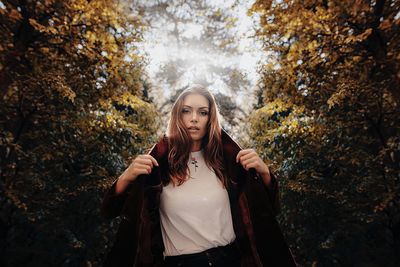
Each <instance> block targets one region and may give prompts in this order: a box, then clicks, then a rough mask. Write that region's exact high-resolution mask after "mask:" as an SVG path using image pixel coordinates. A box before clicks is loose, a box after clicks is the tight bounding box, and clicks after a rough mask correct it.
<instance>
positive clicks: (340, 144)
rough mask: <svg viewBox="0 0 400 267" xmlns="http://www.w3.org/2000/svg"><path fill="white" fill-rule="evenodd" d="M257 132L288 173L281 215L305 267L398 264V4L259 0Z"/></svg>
mask: <svg viewBox="0 0 400 267" xmlns="http://www.w3.org/2000/svg"><path fill="white" fill-rule="evenodd" d="M249 12H250V14H253V15H258V16H259V17H260V26H259V29H258V33H257V35H258V37H259V38H261V40H262V41H263V44H264V50H265V53H266V55H268V57H270V59H271V60H270V61H269V63H268V64H265V65H263V66H262V68H261V72H262V79H261V81H260V83H259V86H260V91H259V104H258V109H257V110H256V111H255V112H254V114H253V118H252V120H251V135H252V137H253V138H254V140H255V142H254V145H255V146H256V147H257V148H258V150H259V151H260V153H262V154H263V155H264V156H265V157H267V158H269V159H270V160H271V161H272V163H274V164H273V166H274V167H276V169H277V172H278V173H279V174H280V175H281V184H282V188H283V191H282V199H284V203H283V205H284V206H283V207H284V208H283V212H282V214H281V216H280V218H279V219H280V222H281V225H282V226H283V228H284V229H285V233H286V236H287V238H288V241H289V243H290V245H291V247H292V250H293V252H294V254H295V256H296V258H297V260H298V262H299V263H300V264H301V265H304V266H398V265H399V264H400V262H399V258H398V255H399V252H400V216H399V207H400V196H399V194H400V184H399V160H400V138H399V136H400V124H399V118H400V117H399V114H400V113H399V110H400V109H399V107H400V106H399V105H400V94H399V92H400V91H399V88H400V87H399V80H400V79H399V77H400V68H399V67H400V65H399V62H400V61H399V59H400V54H399V52H400V50H399V48H400V47H399V44H400V38H399V37H400V36H399V33H400V31H399V26H400V15H399V14H400V13H399V12H400V4H399V2H397V1H256V2H255V3H254V5H253V7H252V9H251V10H250V11H249Z"/></svg>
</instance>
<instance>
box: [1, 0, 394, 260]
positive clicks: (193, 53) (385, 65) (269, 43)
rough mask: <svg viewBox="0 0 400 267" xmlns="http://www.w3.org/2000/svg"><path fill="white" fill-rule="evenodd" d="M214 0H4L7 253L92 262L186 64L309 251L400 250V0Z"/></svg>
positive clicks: (299, 253)
mask: <svg viewBox="0 0 400 267" xmlns="http://www.w3.org/2000/svg"><path fill="white" fill-rule="evenodd" d="M219 2H220V1H207V0H201V1H178V0H174V1H164V0H158V1H116V0H114V1H100V0H92V1H84V0H67V1H54V0H42V1H29V0H9V1H5V0H1V1H0V38H1V39H0V92H1V100H0V101H1V104H0V127H1V128H0V129H1V131H0V265H1V266H12V267H14V266H32V267H34V266H100V265H101V262H102V260H103V259H104V257H105V255H106V253H107V251H108V250H109V249H110V246H111V245H112V243H113V238H114V237H115V231H116V228H117V226H118V222H119V219H115V220H113V221H107V220H105V219H103V218H102V217H101V216H100V210H99V209H100V204H101V200H102V197H103V194H104V192H105V190H106V189H107V188H108V187H109V186H110V184H111V182H112V181H113V180H114V179H115V178H117V177H118V175H119V174H120V173H121V172H122V171H123V170H124V168H125V167H126V166H127V165H128V164H129V162H130V161H131V160H132V158H134V156H135V155H137V154H139V153H145V152H146V151H147V150H148V149H149V148H150V147H151V146H152V144H153V143H154V141H155V140H157V138H158V137H159V136H160V134H162V132H163V130H164V129H165V128H164V125H165V120H166V117H167V116H166V115H167V112H168V110H169V108H170V106H171V103H172V102H173V100H174V99H175V98H176V96H177V94H179V92H181V90H183V89H184V88H185V87H186V86H187V85H188V84H190V83H193V82H196V83H202V84H204V85H206V86H208V87H209V88H210V89H211V90H212V92H213V93H214V94H215V96H216V99H217V101H218V104H219V107H220V109H221V114H222V117H223V127H224V128H225V129H226V130H227V131H228V132H229V133H230V134H232V135H233V136H234V137H235V138H237V139H238V140H240V143H241V144H242V145H244V146H248V147H254V148H255V149H257V151H258V152H259V154H260V155H261V156H262V157H263V158H264V159H265V160H266V161H267V162H268V164H269V165H270V167H271V169H273V170H274V171H275V172H276V174H277V176H278V177H279V184H280V188H281V199H282V211H281V213H280V214H279V215H278V217H277V219H278V221H279V223H280V225H281V227H282V229H283V232H284V234H285V237H286V240H287V242H288V244H289V246H290V248H291V250H292V252H293V254H294V256H295V258H296V260H297V262H298V263H299V265H300V266H400V257H399V255H400V211H399V209H400V190H399V189H400V188H399V187H400V184H399V180H400V177H399V175H400V174H399V173H400V172H399V169H400V167H399V164H400V163H399V162H400V124H399V119H400V116H399V104H400V103H399V101H400V86H399V82H400V36H399V33H400V31H399V27H400V2H399V1H397V0H392V1H388V0H386V1H385V0H376V1H365V0H356V1H348V0H343V1H331V0H305V1H299V0H292V1H287V0H275V1H272V0H264V1H255V2H252V3H250V4H249V3H247V1H239V0H237V1H234V0H233V1H221V3H219ZM240 14H241V15H240ZM243 14H245V15H246V16H243ZM245 17H247V19H248V18H252V21H253V24H252V26H251V29H249V28H246V27H245V28H243V27H241V25H242V24H241V23H242V22H243V21H245V20H246V18H245ZM157 30H158V31H157ZM160 32H162V33H163V34H164V35H160ZM150 36H153V37H154V36H156V42H153V41H154V38H153V39H151V38H150ZM157 36H158V38H157ZM163 36H166V37H163ZM163 38H172V39H163ZM151 40H153V41H151ZM152 42H153V43H152ZM149 44H152V45H149ZM168 45H170V46H168ZM160 47H161V48H160ZM162 47H164V50H163V49H162ZM149 51H150V52H149ZM166 55H167V56H166ZM243 55H245V56H243ZM160 59H163V61H161V60H160ZM238 59H239V60H238ZM157 60H159V61H157Z"/></svg>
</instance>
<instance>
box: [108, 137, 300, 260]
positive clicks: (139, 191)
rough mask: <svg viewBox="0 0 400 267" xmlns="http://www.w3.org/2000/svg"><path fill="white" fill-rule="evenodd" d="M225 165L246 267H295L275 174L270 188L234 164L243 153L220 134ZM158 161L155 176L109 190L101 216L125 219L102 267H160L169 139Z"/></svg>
mask: <svg viewBox="0 0 400 267" xmlns="http://www.w3.org/2000/svg"><path fill="white" fill-rule="evenodd" d="M222 143H223V156H224V165H225V167H226V171H227V174H228V177H229V178H230V179H231V181H230V182H229V187H228V194H229V199H230V205H231V212H232V219H233V226H234V230H235V234H236V242H237V244H238V246H239V249H240V251H241V255H242V266H243V267H253V266H257V267H258V266H265V267H266V266H280V267H281V266H288V267H289V266H296V263H295V261H294V259H293V257H292V254H291V252H290V249H289V248H288V246H287V244H286V242H285V240H284V237H283V235H282V232H281V230H280V228H279V225H278V223H277V222H276V220H275V215H276V214H277V213H278V212H279V209H280V206H279V205H280V204H279V191H278V183H277V180H276V178H275V176H274V175H273V174H271V176H272V177H271V178H272V180H271V185H270V186H269V187H266V186H265V185H264V183H263V181H262V179H261V178H260V177H259V175H258V174H257V173H256V172H254V171H253V172H251V171H246V170H245V169H244V168H243V167H242V165H241V164H240V163H236V155H237V153H238V152H239V151H240V150H241V148H240V147H239V145H238V144H237V143H235V142H234V141H233V140H232V139H231V138H230V136H229V135H228V134H227V133H226V132H225V131H222ZM150 155H152V156H153V157H154V158H155V159H156V160H157V161H158V163H159V167H154V168H153V170H152V172H151V174H149V175H140V176H139V177H138V178H137V179H136V180H135V182H133V183H131V184H130V185H129V186H128V188H127V190H125V191H124V193H122V194H120V195H116V194H115V185H116V181H115V182H114V183H113V185H112V187H111V188H110V189H109V190H108V191H107V192H106V194H105V197H104V200H103V206H102V212H103V214H104V216H105V217H107V218H110V219H111V218H115V217H117V216H121V217H122V221H121V224H120V226H119V229H118V233H117V237H116V241H115V244H114V246H113V248H112V249H111V251H110V253H109V254H108V257H107V259H106V261H105V263H104V266H113V267H125V266H126V267H128V266H129V267H132V266H136V267H139V266H162V257H163V254H162V253H163V250H164V245H163V241H162V236H161V228H160V218H159V212H158V209H159V201H160V193H161V191H162V183H161V181H162V180H163V179H167V177H166V175H167V173H168V171H167V170H168V169H167V168H168V162H167V158H168V140H167V138H166V137H164V138H163V139H161V140H160V141H159V142H158V143H157V144H156V145H155V146H154V147H153V148H152V150H151V151H150Z"/></svg>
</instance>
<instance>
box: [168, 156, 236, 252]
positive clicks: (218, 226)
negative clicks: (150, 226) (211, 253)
mask: <svg viewBox="0 0 400 267" xmlns="http://www.w3.org/2000/svg"><path fill="white" fill-rule="evenodd" d="M188 166H189V169H190V178H189V179H188V180H187V181H186V182H185V183H183V184H182V185H180V186H173V185H172V183H169V184H168V185H167V186H165V187H164V188H163V191H162V193H161V196H160V198H161V199H160V219H161V232H162V238H163V241H164V246H165V250H164V256H174V255H181V254H190V253H196V252H201V251H204V250H207V249H209V248H212V247H217V246H224V245H227V244H229V243H231V242H233V241H234V240H235V232H234V231H233V224H232V215H231V209H230V204H229V196H228V192H227V190H226V189H225V188H224V187H223V185H222V182H221V181H220V180H219V179H218V177H217V176H216V175H215V173H214V171H213V170H210V169H209V168H208V167H207V166H206V163H205V161H204V158H203V151H202V150H200V151H196V152H191V156H190V157H189V162H188Z"/></svg>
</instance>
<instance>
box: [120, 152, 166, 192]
mask: <svg viewBox="0 0 400 267" xmlns="http://www.w3.org/2000/svg"><path fill="white" fill-rule="evenodd" d="M154 166H157V167H158V166H159V165H158V162H157V160H156V159H155V158H153V157H152V156H151V155H149V154H144V155H139V156H137V157H136V158H135V159H134V160H133V161H132V163H131V164H130V165H129V167H128V168H126V169H125V171H124V172H123V173H122V174H121V176H120V177H119V178H118V181H117V185H116V188H115V192H116V193H117V194H119V193H122V192H123V191H124V190H125V189H126V187H127V186H128V184H129V183H131V182H133V181H135V180H136V178H137V177H138V176H139V175H141V174H150V173H151V171H152V169H153V167H154Z"/></svg>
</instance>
